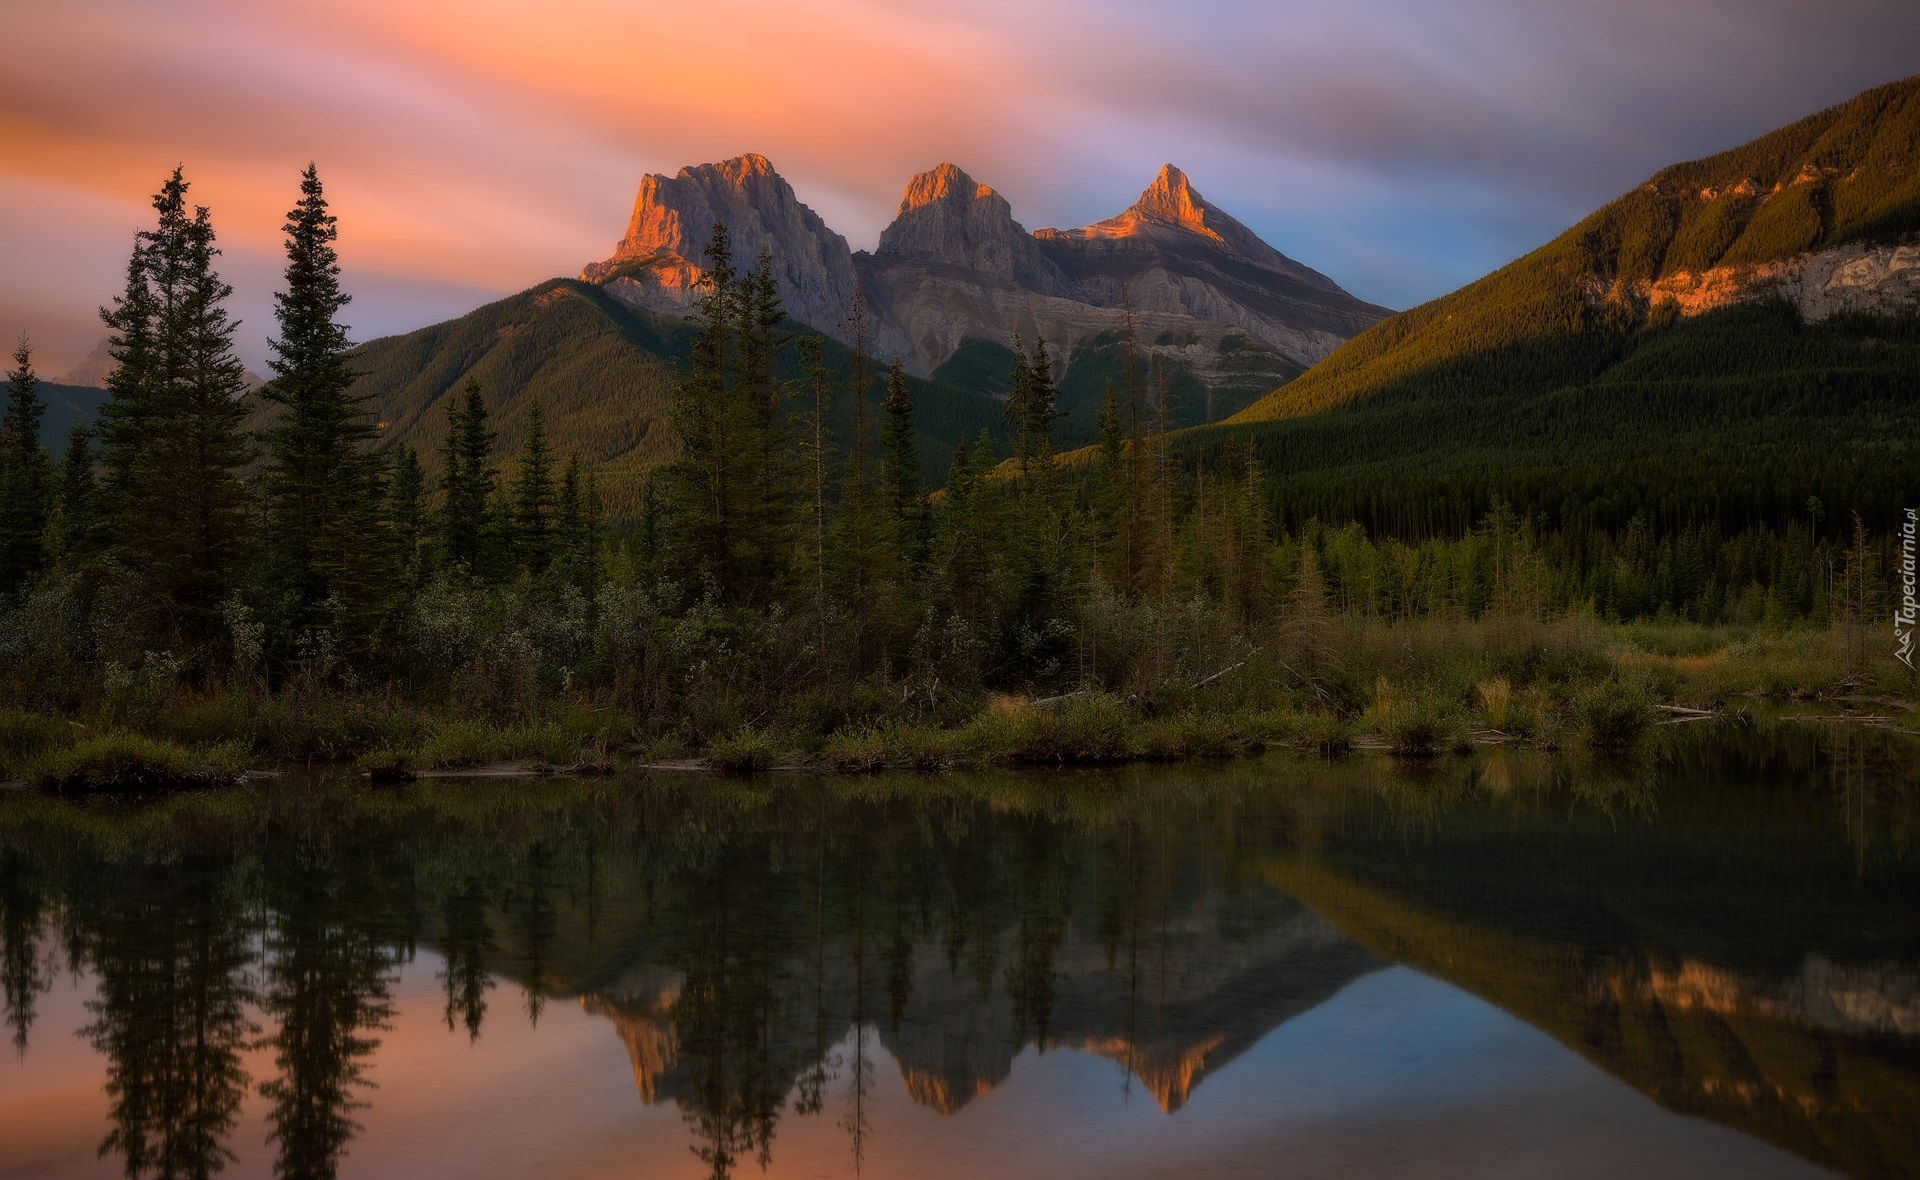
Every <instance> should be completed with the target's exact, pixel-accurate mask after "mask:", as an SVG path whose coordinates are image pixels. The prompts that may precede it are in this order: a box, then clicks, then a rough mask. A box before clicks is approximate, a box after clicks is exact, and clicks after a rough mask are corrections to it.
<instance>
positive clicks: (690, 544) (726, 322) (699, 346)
mask: <svg viewBox="0 0 1920 1180" xmlns="http://www.w3.org/2000/svg"><path fill="white" fill-rule="evenodd" d="M704 258H705V261H706V264H707V267H706V274H705V275H704V276H703V278H702V280H701V281H702V283H703V285H704V286H705V291H704V292H703V293H702V295H701V297H700V301H699V304H698V305H697V309H696V313H695V318H696V319H697V320H698V322H699V331H698V332H697V334H696V335H695V336H694V339H693V347H692V350H691V352H690V354H689V357H688V367H687V371H686V372H685V373H684V374H683V375H682V376H681V378H680V381H679V382H678V384H677V385H676V386H675V388H674V399H673V409H672V421H673V427H674V430H675V431H676V432H677V433H678V434H679V436H680V454H679V456H678V457H677V458H675V459H674V461H673V462H672V463H671V464H669V465H668V467H667V469H666V471H665V472H664V473H663V474H664V479H663V480H662V484H661V491H662V492H663V493H664V498H665V501H666V502H665V504H664V505H663V509H664V516H665V522H664V523H665V526H666V529H667V531H668V533H669V541H668V543H669V545H670V546H671V548H672V550H673V552H674V554H675V556H676V557H677V558H678V562H677V564H679V565H681V566H683V567H684V568H687V569H689V570H690V571H692V572H695V573H697V574H701V575H705V576H706V577H708V578H711V579H712V580H713V581H714V583H715V584H716V585H718V586H719V587H720V588H721V589H723V590H727V589H731V588H732V586H733V585H734V583H735V582H736V580H737V579H736V577H735V569H734V527H735V525H736V523H737V519H736V518H737V517H738V515H739V505H738V504H737V503H736V501H737V500H738V499H739V489H738V488H737V487H736V486H735V484H736V476H737V472H736V470H735V466H734V460H735V457H736V448H737V447H738V445H739V443H740V441H741V440H740V438H739V434H740V431H739V425H740V424H739V422H738V421H737V417H738V416H737V415H736V414H735V413H733V410H734V406H733V405H732V404H731V403H732V402H733V401H734V399H733V398H732V397H731V394H732V392H733V382H732V380H731V379H730V377H731V375H732V371H733V368H734V366H733V362H732V358H733V353H734V350H735V348H736V347H737V340H736V338H737V336H738V333H739V308H738V291H737V289H736V285H735V281H734V280H735V277H736V273H737V272H736V269H735V267H734V265H733V248H732V246H731V244H730V243H729V240H728V237H727V227H726V225H725V223H723V222H715V223H714V226H713V233H712V236H711V237H710V238H709V239H708V241H707V247H706V252H705V255H704Z"/></svg>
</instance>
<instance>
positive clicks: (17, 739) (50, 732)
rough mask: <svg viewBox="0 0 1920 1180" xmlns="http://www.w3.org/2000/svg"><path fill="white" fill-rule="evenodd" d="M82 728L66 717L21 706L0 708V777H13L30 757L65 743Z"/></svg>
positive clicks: (28, 762)
mask: <svg viewBox="0 0 1920 1180" xmlns="http://www.w3.org/2000/svg"><path fill="white" fill-rule="evenodd" d="M81 732H82V731H80V730H79V729H76V728H75V727H74V726H72V725H70V724H68V723H67V722H65V721H60V720H58V719H56V718H53V717H47V716H45V715H43V714H40V713H29V712H26V711H24V710H20V709H6V710H0V779H8V778H12V777H13V776H14V775H16V774H19V773H21V772H22V771H23V769H24V768H26V767H27V766H29V765H31V764H32V762H33V760H34V759H36V758H38V757H40V756H41V755H43V754H45V753H46V752H47V751H48V750H52V749H54V748H56V747H58V746H63V745H68V744H70V743H72V742H73V741H74V739H75V738H76V737H77V736H79V734H80V733H81Z"/></svg>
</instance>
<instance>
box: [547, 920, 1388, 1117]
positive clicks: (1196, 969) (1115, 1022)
mask: <svg viewBox="0 0 1920 1180" xmlns="http://www.w3.org/2000/svg"><path fill="white" fill-rule="evenodd" d="M1249 905H1250V906H1251V911H1252V912H1248V906H1249ZM1222 908H1223V905H1222V901H1221V899H1220V898H1218V897H1213V898H1202V899H1199V900H1196V901H1195V903H1194V904H1193V906H1192V908H1191V909H1189V910H1188V911H1187V912H1186V913H1185V914H1183V915H1182V916H1180V917H1179V918H1176V919H1173V920H1171V921H1170V922H1168V923H1165V924H1160V925H1157V926H1156V928H1155V929H1154V931H1153V934H1152V940H1151V944H1150V945H1149V946H1143V947H1133V948H1130V949H1129V950H1123V951H1122V952H1121V954H1120V956H1119V957H1118V958H1117V959H1110V958H1109V955H1108V952H1107V949H1106V948H1105V947H1102V946H1101V945H1099V944H1098V942H1097V941H1096V940H1095V939H1093V938H1092V937H1090V932H1088V931H1086V930H1081V929H1069V930H1068V932H1067V934H1066V937H1065V938H1064V939H1063V941H1062V942H1061V944H1060V946H1059V948H1058V950H1057V951H1056V952H1055V954H1054V958H1053V972H1052V981H1051V987H1052V996H1053V999H1052V1007H1051V1011H1050V1013H1049V1015H1048V1028H1047V1031H1046V1033H1045V1035H1044V1038H1042V1037H1041V1036H1039V1035H1038V1032H1037V1030H1035V1029H1033V1028H1025V1027H1023V1026H1022V1023H1021V1020H1020V1016H1019V1011H1018V1008H1017V1005H1016V1000H1015V997H1014V996H1013V995H1012V994H1011V992H1010V991H1009V990H1008V989H1007V987H1005V986H1004V982H1003V981H1001V980H992V981H987V982H986V983H985V984H984V985H983V982H982V980H981V979H980V978H979V977H978V976H977V975H976V974H975V973H974V972H973V971H972V970H971V969H970V967H969V966H968V965H967V964H965V963H954V962H951V961H949V959H948V957H947V955H946V953H945V951H944V950H943V949H942V948H940V947H939V946H937V945H933V944H931V943H923V944H921V945H918V946H915V947H914V948H913V951H912V955H911V958H912V961H913V963H914V971H913V974H912V978H911V980H910V981H909V982H908V984H907V986H906V987H905V988H904V989H900V990H901V993H902V999H903V1002H902V1003H901V1005H900V1010H899V1013H898V1018H897V1019H894V1018H893V1017H892V1016H891V1015H890V1014H888V1013H885V1012H882V1013H866V1014H864V1019H865V1020H867V1021H873V1022H875V1023H877V1024H879V1025H880V1028H879V1039H880V1043H881V1045H882V1046H883V1047H885V1049H886V1050H887V1052H888V1053H889V1054H890V1055H891V1056H892V1057H893V1059H894V1060H895V1062H896V1063H897V1064H898V1066H899V1069H900V1078H901V1083H902V1085H903V1086H904V1087H905V1088H906V1091H907V1093H908V1094H909V1095H910V1096H911V1097H912V1098H913V1100H914V1101H915V1102H917V1103H919V1104H920V1105H922V1106H926V1107H930V1108H932V1109H934V1110H938V1111H940V1112H941V1113H943V1114H952V1113H955V1112H957V1111H959V1110H960V1109H961V1108H963V1107H965V1106H966V1105H967V1104H968V1103H969V1102H971V1101H972V1100H973V1099H974V1098H976V1097H979V1096H980V1095H983V1094H985V1093H987V1092H988V1091H990V1090H992V1089H993V1088H994V1087H995V1086H997V1085H999V1084H1000V1083H1001V1082H1003V1081H1005V1080H1006V1078H1007V1077H1008V1076H1009V1075H1010V1074H1011V1073H1012V1071H1013V1063H1014V1059H1015V1058H1016V1057H1017V1056H1018V1055H1019V1054H1020V1053H1021V1052H1022V1051H1023V1050H1024V1049H1025V1048H1026V1047H1027V1046H1028V1045H1030V1044H1033V1043H1035V1042H1036V1041H1037V1040H1038V1041H1040V1042H1041V1043H1040V1047H1041V1048H1043V1049H1044V1048H1060V1047H1065V1048H1075V1049H1080V1050H1082V1051H1085V1052H1090V1053H1096V1054H1099V1055H1100V1056H1102V1057H1106V1058H1109V1059H1110V1060H1112V1061H1114V1062H1116V1063H1118V1064H1119V1065H1121V1066H1122V1067H1124V1068H1125V1069H1127V1070H1128V1071H1129V1072H1130V1073H1131V1074H1132V1075H1133V1076H1134V1077H1136V1078H1138V1079H1139V1081H1140V1082H1141V1083H1142V1084H1143V1085H1144V1086H1145V1087H1146V1088H1147V1090H1148V1091H1149V1092H1150V1093H1152V1094H1153V1096H1154V1099H1155V1100H1156V1101H1157V1102H1158V1103H1159V1104H1160V1107H1161V1109H1162V1110H1164V1111H1166V1112H1167V1113H1169V1114H1171V1113H1172V1112H1174V1111H1177V1110H1179V1109H1180V1108H1181V1107H1182V1106H1183V1105H1185V1104H1186V1101H1187V1098H1188V1096H1189V1095H1190V1094H1191V1093H1192V1092H1193V1089H1194V1087H1195V1086H1197V1085H1199V1083H1200V1082H1201V1080H1202V1079H1204V1078H1205V1076H1206V1075H1207V1074H1208V1073H1210V1072H1212V1071H1214V1070H1218V1069H1220V1068H1222V1067H1224V1066H1225V1065H1226V1064H1227V1063H1229V1062H1231V1061H1232V1060H1233V1059H1234V1058H1235V1057H1237V1056H1238V1055H1239V1054H1240V1053H1242V1052H1244V1051H1245V1050H1246V1049H1248V1048H1250V1047H1251V1046H1252V1045H1254V1044H1255V1043H1256V1042H1258V1041H1259V1040H1260V1039H1261V1038H1262V1037H1264V1036H1266V1034H1267V1033H1269V1032H1271V1031H1272V1030H1273V1029H1274V1028H1276V1027H1278V1026H1279V1025H1281V1024H1283V1023H1285V1022H1286V1021H1287V1020H1289V1019H1291V1018H1293V1017H1294V1016H1296V1015H1298V1014H1300V1013H1302V1012H1305V1011H1307V1010H1308V1009H1311V1008H1313V1007H1314V1006H1315V1005H1317V1004H1319V1003H1320V1002H1322V1001H1323V1000H1325V999H1327V998H1328V997H1330V996H1332V995H1333V994H1334V993H1336V992H1338V991H1339V990H1340V989H1341V988H1343V987H1345V986H1346V985H1347V984H1348V983H1350V982H1352V981H1353V980H1354V979H1356V978H1358V977H1360V976H1361V975H1364V974H1366V973H1367V972H1370V971H1373V970H1377V969H1378V968H1380V967H1383V966H1385V965H1386V964H1385V963H1384V962H1383V961H1382V960H1380V959H1379V958H1377V957H1375V956H1374V955H1373V954H1372V953H1371V952H1369V951H1366V950H1364V949H1362V948H1361V947H1359V946H1358V945H1357V944H1355V943H1354V942H1352V941H1351V940H1349V939H1347V938H1345V937H1344V936H1342V935H1341V934H1340V933H1339V932H1338V931H1337V930H1335V929H1334V928H1333V927H1331V926H1329V925H1328V924H1327V923H1326V922H1324V921H1323V920H1321V919H1320V918H1318V917H1316V916H1314V915H1313V914H1312V913H1310V912H1308V911H1306V910H1305V909H1304V908H1302V907H1301V906H1300V905H1299V904H1298V903H1297V902H1294V901H1292V900H1290V899H1288V898H1286V897H1283V896H1280V895H1278V894H1263V895H1262V896H1260V897H1258V898H1256V899H1253V900H1252V901H1251V902H1250V903H1248V902H1244V901H1243V904H1242V906H1241V907H1240V909H1241V912H1240V913H1239V915H1238V917H1239V918H1240V919H1241V921H1240V922H1236V923H1234V924H1233V925H1234V927H1235V928H1236V930H1237V932H1230V931H1229V929H1228V928H1227V924H1226V923H1223V922H1222V920H1221V919H1222V913H1221V910H1222ZM998 941H999V943H1000V947H999V949H1000V956H999V957H1001V958H1002V959H1005V958H1006V957H1007V956H1008V954H1009V953H1010V952H1011V951H1012V950H1013V945H1012V944H1013V941H1014V936H1013V935H1012V934H1011V933H1009V934H1005V935H1003V936H1002V937H1001V938H1000V939H999V940H998ZM816 969H817V970H818V972H819V974H818V980H819V984H820V986H819V993H820V995H821V996H823V997H824V1001H825V1005H826V1010H825V1012H824V1013H821V1012H810V1013H806V1014H804V1016H805V1018H804V1019H797V1020H795V1021H793V1022H791V1023H790V1025H789V1026H788V1027H789V1032H790V1034H794V1033H798V1032H801V1031H804V1032H805V1034H806V1036H807V1037H811V1038H812V1041H811V1043H812V1044H813V1045H815V1046H824V1045H829V1044H836V1043H839V1042H840V1041H841V1040H842V1039H843V1037H844V1035H845V1032H846V1031H847V1030H850V1029H851V1028H852V1027H853V1026H854V1025H855V1024H856V1023H858V1022H860V1021H861V1020H862V1019H863V1014H861V1013H859V1012H857V1011H856V1006H857V1005H858V1002H859V1000H858V997H859V996H860V995H861V994H862V989H861V987H860V985H859V974H860V968H859V967H857V966H856V964H855V962H854V959H853V954H852V948H850V947H848V946H847V945H845V944H844V943H841V944H837V945H835V946H834V947H833V948H832V950H831V952H830V954H829V956H828V958H827V960H826V961H825V962H824V963H822V964H820V965H819V967H818V968H816V967H815V966H813V965H809V964H804V963H793V964H789V965H788V966H787V970H786V974H787V975H788V977H789V978H794V979H798V978H800V977H801V976H802V975H803V974H811V973H814V972H815V971H816ZM869 986H872V985H869ZM679 994H680V990H679V980H678V979H677V978H676V977H671V976H670V975H669V974H667V973H665V972H663V971H661V970H660V969H658V968H653V967H648V966H641V967H638V968H635V969H633V970H631V971H627V972H623V973H622V976H621V984H620V985H619V988H618V989H617V993H614V994H608V993H595V994H590V995H583V996H582V997H580V1004H581V1006H582V1007H583V1008H584V1009H585V1010H586V1011H587V1012H589V1013H592V1014H593V1015H596V1016H600V1017H604V1018H605V1019H607V1020H608V1021H610V1022H611V1023H612V1024H613V1026H614V1029H615V1030H616V1032H617V1033H618V1034H619V1036H620V1039H621V1040H622V1041H623V1042H624V1043H625V1045H626V1047H627V1053H628V1056H629V1057H630V1058H631V1059H632V1062H633V1075H634V1084H635V1088H636V1089H637V1090H638V1092H639V1095H640V1097H641V1099H642V1100H643V1101H646V1102H649V1103H653V1102H665V1101H674V1100H682V1099H684V1098H685V1097H686V1094H685V1088H686V1080H685V1076H684V1071H683V1070H681V1069H680V1068H679V1067H680V1065H681V1061H680V1053H679V1038H678V1033H677V1031H676V1017H675V1012H674V1008H675V1004H676V1002H677V1000H678V999H679ZM823 1022H824V1026H825V1027H826V1028H827V1029H828V1030H829V1031H828V1032H827V1033H826V1035H825V1036H824V1037H821V1036H820V1035H819V1032H818V1029H819V1027H820V1026H821V1024H822V1023H823ZM802 1039H804V1038H802ZM805 1050H806V1046H805V1045H801V1044H797V1043H796V1044H794V1045H790V1046H786V1047H783V1048H781V1049H779V1050H776V1051H775V1054H774V1055H775V1056H778V1057H781V1058H783V1059H789V1060H796V1061H804V1059H805V1057H806V1052H805Z"/></svg>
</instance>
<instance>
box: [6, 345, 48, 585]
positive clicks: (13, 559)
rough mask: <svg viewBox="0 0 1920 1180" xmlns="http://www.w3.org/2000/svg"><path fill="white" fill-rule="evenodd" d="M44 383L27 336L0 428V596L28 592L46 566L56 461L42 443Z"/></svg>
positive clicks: (18, 350) (16, 353)
mask: <svg viewBox="0 0 1920 1180" xmlns="http://www.w3.org/2000/svg"><path fill="white" fill-rule="evenodd" d="M39 384H40V379H39V377H38V376H36V375H35V374H34V371H33V348H32V346H31V345H29V344H28V343H27V338H26V337H25V336H22V337H21V338H20V342H19V344H18V345H16V346H15V348H14V350H13V369H12V370H11V371H10V372H8V373H7V408H6V418H5V421H4V425H0V598H12V597H16V596H18V595H20V594H22V593H24V592H25V591H26V589H27V587H28V585H29V584H30V583H31V582H32V581H33V579H34V578H36V577H38V576H39V574H40V571H41V570H42V569H43V568H44V567H45V566H46V562H47V551H46V534H47V518H48V516H49V515H50V514H51V513H52V510H53V491H54V488H53V462H52V460H51V459H49V458H48V456H47V449H46V448H45V447H43V446H41V445H40V418H41V416H42V415H44V414H45V413H46V411H47V407H46V405H45V403H43V402H42V401H41V400H40V393H39Z"/></svg>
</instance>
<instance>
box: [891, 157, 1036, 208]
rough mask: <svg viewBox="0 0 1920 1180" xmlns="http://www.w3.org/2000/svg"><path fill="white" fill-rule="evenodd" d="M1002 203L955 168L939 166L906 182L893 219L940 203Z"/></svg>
mask: <svg viewBox="0 0 1920 1180" xmlns="http://www.w3.org/2000/svg"><path fill="white" fill-rule="evenodd" d="M994 200H999V201H1001V203H1002V204H1005V203H1006V202H1005V201H1004V200H1003V199H1002V198H1001V197H1000V194H999V193H996V192H994V191H993V190H992V189H990V188H988V187H987V186H986V185H984V184H978V183H976V182H975V181H974V179H973V177H971V176H968V175H967V174H966V173H965V172H964V171H962V170H961V168H960V166H959V165H957V164H941V165H940V166H939V167H937V168H935V169H933V171H931V172H922V173H920V175H918V176H916V177H914V178H913V179H912V180H910V181H908V182H907V191H906V195H904V196H902V197H901V198H900V210H899V212H898V213H896V214H894V216H896V217H900V216H904V215H905V214H907V213H911V212H912V211H913V210H915V209H919V208H922V207H924V206H927V205H932V204H934V203H936V202H940V201H948V202H960V203H963V204H964V203H965V202H968V201H994ZM1008 217H1009V218H1011V217H1012V207H1011V206H1008Z"/></svg>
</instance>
